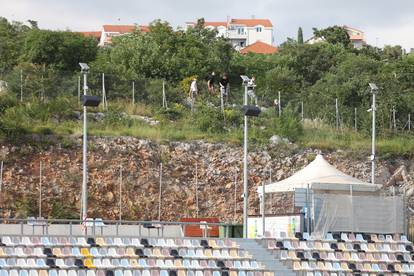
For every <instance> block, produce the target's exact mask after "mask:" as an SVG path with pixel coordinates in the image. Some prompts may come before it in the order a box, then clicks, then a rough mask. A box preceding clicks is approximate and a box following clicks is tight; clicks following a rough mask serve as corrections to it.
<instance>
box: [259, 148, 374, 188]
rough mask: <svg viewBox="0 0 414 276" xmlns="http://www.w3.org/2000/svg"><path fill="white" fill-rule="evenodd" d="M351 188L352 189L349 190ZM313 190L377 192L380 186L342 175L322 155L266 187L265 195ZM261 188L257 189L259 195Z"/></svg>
mask: <svg viewBox="0 0 414 276" xmlns="http://www.w3.org/2000/svg"><path fill="white" fill-rule="evenodd" d="M351 186H352V188H351ZM307 187H309V188H310V189H315V190H343V191H350V190H351V189H352V191H369V192H373V191H377V190H378V189H379V188H381V185H377V184H375V185H373V184H371V183H367V182H363V181H361V180H359V179H356V178H354V177H352V176H349V175H347V174H344V173H343V172H341V171H339V170H338V169H336V168H335V167H334V166H332V165H331V164H329V163H328V161H326V160H325V159H324V158H323V156H322V155H317V156H316V158H315V160H313V161H312V162H311V163H309V165H308V166H306V167H305V168H303V169H301V170H300V171H298V172H296V173H295V174H294V175H292V176H291V177H289V178H286V179H284V180H282V181H279V182H275V183H272V184H269V185H266V187H265V188H266V189H265V192H266V193H278V192H289V191H294V190H295V189H296V188H307ZM261 191H262V187H261V186H259V187H258V193H259V194H261Z"/></svg>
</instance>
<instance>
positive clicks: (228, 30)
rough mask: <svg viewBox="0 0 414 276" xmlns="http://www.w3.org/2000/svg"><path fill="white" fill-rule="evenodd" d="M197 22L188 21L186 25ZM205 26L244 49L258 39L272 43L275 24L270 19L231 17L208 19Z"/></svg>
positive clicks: (192, 25)
mask: <svg viewBox="0 0 414 276" xmlns="http://www.w3.org/2000/svg"><path fill="white" fill-rule="evenodd" d="M195 24H196V23H194V22H187V23H186V27H187V28H188V27H194V26H195ZM204 26H205V28H209V29H215V30H217V35H218V36H222V37H225V38H228V39H229V40H230V42H231V44H232V45H233V46H234V47H235V48H236V49H238V50H239V49H242V48H244V47H246V46H249V45H252V44H254V43H256V42H258V41H261V42H263V43H266V44H269V45H272V44H273V42H274V37H273V24H272V22H271V21H270V20H269V19H229V20H228V21H206V22H204Z"/></svg>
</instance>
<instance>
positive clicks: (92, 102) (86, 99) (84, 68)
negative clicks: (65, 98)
mask: <svg viewBox="0 0 414 276" xmlns="http://www.w3.org/2000/svg"><path fill="white" fill-rule="evenodd" d="M79 66H80V67H81V72H82V74H83V166H82V172H83V176H82V220H83V222H85V220H86V218H87V216H88V136H87V121H88V120H87V109H86V108H87V107H88V106H98V105H99V103H100V99H99V97H97V96H88V95H87V94H88V93H87V92H88V84H87V75H88V73H89V66H88V65H87V64H86V63H79Z"/></svg>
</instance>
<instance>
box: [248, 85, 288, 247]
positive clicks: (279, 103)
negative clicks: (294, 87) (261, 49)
mask: <svg viewBox="0 0 414 276" xmlns="http://www.w3.org/2000/svg"><path fill="white" fill-rule="evenodd" d="M247 104H248V102H247V85H246V86H245V87H244V105H245V106H246V105H247ZM279 106H280V103H279ZM279 110H280V107H279ZM247 123H248V118H247V115H244V146H243V148H244V150H243V238H245V239H247V237H248V235H247V233H248V229H247V216H248V214H247V213H248V204H249V202H248V197H249V187H248V177H249V175H248V169H247V143H248V140H247V135H248V130H247Z"/></svg>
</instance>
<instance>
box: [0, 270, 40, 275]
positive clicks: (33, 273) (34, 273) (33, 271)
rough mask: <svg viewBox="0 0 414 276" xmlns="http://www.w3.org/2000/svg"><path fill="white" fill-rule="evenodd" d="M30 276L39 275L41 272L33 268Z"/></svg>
mask: <svg viewBox="0 0 414 276" xmlns="http://www.w3.org/2000/svg"><path fill="white" fill-rule="evenodd" d="M0 275H1V274H0ZM29 276H39V273H37V270H36V269H32V270H30V271H29Z"/></svg>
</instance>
